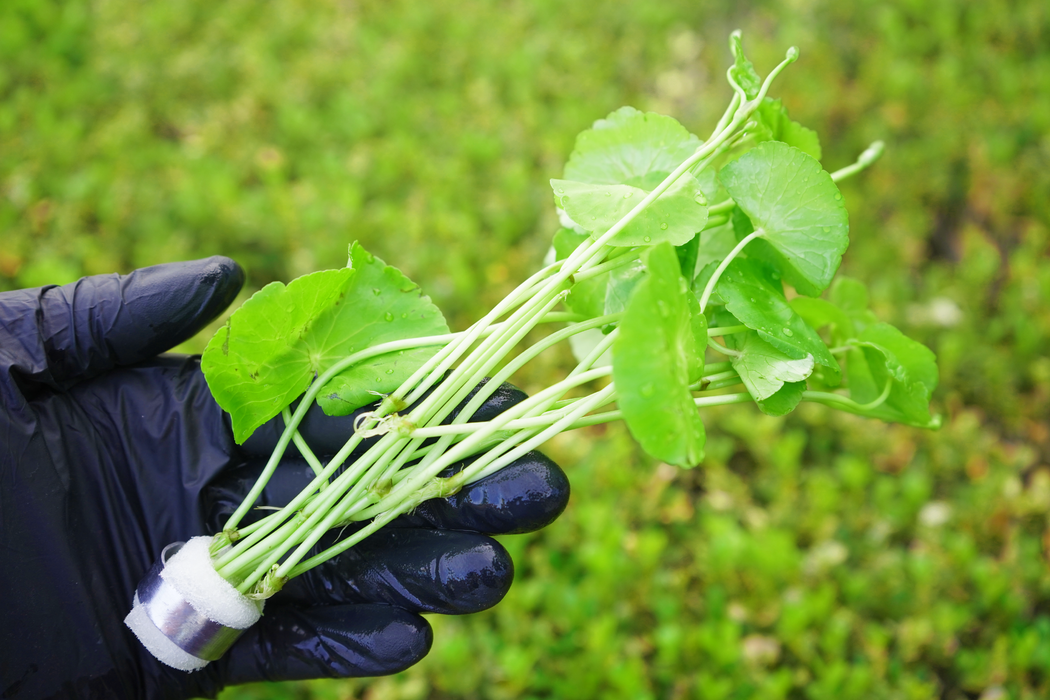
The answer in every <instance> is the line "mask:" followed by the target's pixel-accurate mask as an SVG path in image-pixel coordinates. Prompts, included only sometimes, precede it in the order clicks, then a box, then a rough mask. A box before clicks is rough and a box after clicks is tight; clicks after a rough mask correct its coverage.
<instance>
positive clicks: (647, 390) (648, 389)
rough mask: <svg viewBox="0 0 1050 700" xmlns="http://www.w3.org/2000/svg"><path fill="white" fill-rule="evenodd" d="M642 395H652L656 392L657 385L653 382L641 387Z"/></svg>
mask: <svg viewBox="0 0 1050 700" xmlns="http://www.w3.org/2000/svg"><path fill="white" fill-rule="evenodd" d="M641 393H642V396H652V395H653V394H655V393H656V387H655V386H653V385H652V384H645V385H644V386H642V389H641Z"/></svg>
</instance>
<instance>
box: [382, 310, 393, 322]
mask: <svg viewBox="0 0 1050 700" xmlns="http://www.w3.org/2000/svg"><path fill="white" fill-rule="evenodd" d="M383 318H385V319H386V320H387V321H393V320H394V314H392V313H390V312H389V311H387V312H386V314H385V315H384V316H383Z"/></svg>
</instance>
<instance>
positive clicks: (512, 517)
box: [203, 451, 570, 535]
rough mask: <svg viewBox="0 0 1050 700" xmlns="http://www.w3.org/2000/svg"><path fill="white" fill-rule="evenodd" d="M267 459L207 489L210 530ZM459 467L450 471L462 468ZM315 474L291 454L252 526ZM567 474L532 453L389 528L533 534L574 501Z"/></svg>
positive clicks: (273, 480) (236, 502) (226, 516)
mask: <svg viewBox="0 0 1050 700" xmlns="http://www.w3.org/2000/svg"><path fill="white" fill-rule="evenodd" d="M264 466H265V463H264V461H263V459H262V458H254V459H252V460H250V461H249V462H248V463H247V464H245V465H244V466H242V467H240V468H238V469H228V470H226V471H225V472H223V474H222V475H221V476H220V477H219V478H217V479H215V480H214V481H213V482H212V483H211V484H209V485H208V487H207V488H206V489H205V490H204V493H203V505H204V511H203V512H204V514H205V520H206V524H207V527H208V528H209V532H218V531H219V530H221V529H223V526H224V525H225V523H226V521H227V520H228V519H229V517H230V516H231V515H232V514H233V512H234V511H235V510H236V509H237V507H238V506H240V504H241V501H242V500H243V499H244V495H245V494H246V493H248V491H249V490H250V489H251V487H252V486H253V485H254V484H255V480H256V479H257V478H258V476H259V474H260V473H261V472H262V470H263V467H264ZM463 466H464V465H462V464H460V465H456V466H454V467H452V468H451V469H450V470H449V473H452V472H456V471H459V470H460V469H462V468H463ZM313 478H314V473H313V471H312V470H311V469H310V466H309V465H308V464H307V463H306V461H305V460H303V459H301V458H298V457H285V459H284V460H283V461H282V462H281V467H280V468H279V469H277V470H276V471H275V472H274V474H273V476H272V477H271V478H270V481H269V482H268V483H267V485H266V488H265V489H263V492H262V495H260V497H259V499H258V500H257V501H256V504H255V505H256V508H255V509H254V510H252V511H250V512H249V514H248V515H247V516H246V517H245V519H244V521H243V524H245V525H247V524H249V523H251V522H254V521H255V520H258V519H259V518H262V517H264V516H266V515H267V514H269V513H270V512H271V511H270V510H269V509H271V508H274V507H281V506H284V505H285V504H287V503H289V502H290V501H291V500H292V499H293V498H295V497H296V496H297V495H298V494H299V492H300V491H301V490H302V489H303V487H304V486H306V484H308V483H310V481H311V480H312V479H313ZM569 491H570V489H569V479H568V478H567V477H566V476H565V472H563V471H562V470H561V468H560V467H559V466H558V465H557V464H555V463H554V462H553V461H552V460H550V459H549V458H547V457H546V456H545V455H543V454H542V453H540V452H535V451H534V452H529V453H527V454H525V455H524V456H522V457H521V458H520V459H518V460H516V461H514V462H512V463H511V464H509V465H507V466H506V467H504V468H503V469H501V470H500V471H499V472H497V473H495V474H492V475H489V476H487V477H485V478H484V479H480V480H478V481H476V482H474V483H472V484H468V485H467V486H464V487H463V489H461V490H460V491H459V492H458V493H455V494H453V495H451V496H447V497H445V498H435V499H431V500H429V501H426V502H424V503H422V504H421V505H420V506H419V507H418V508H416V509H415V511H413V512H412V514H410V515H404V516H402V517H400V518H398V519H397V520H395V521H393V522H392V523H390V525H388V526H387V527H390V528H395V527H401V528H409V527H421V528H427V529H442V530H472V531H474V532H481V533H484V534H488V535H504V534H511V533H519V532H533V531H535V530H539V529H540V528H543V527H546V526H547V525H549V524H550V523H551V522H553V521H554V520H555V519H556V518H557V517H558V516H559V515H561V513H562V511H564V510H565V507H566V505H567V504H568V502H569Z"/></svg>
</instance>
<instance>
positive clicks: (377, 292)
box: [372, 287, 383, 296]
mask: <svg viewBox="0 0 1050 700" xmlns="http://www.w3.org/2000/svg"><path fill="white" fill-rule="evenodd" d="M382 293H383V290H382V289H376V288H374V287H373V288H372V294H375V295H376V296H379V295H380V294H382Z"/></svg>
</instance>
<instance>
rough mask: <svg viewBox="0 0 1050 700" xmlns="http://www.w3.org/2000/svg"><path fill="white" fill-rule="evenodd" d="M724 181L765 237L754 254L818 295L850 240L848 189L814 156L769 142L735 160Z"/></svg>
mask: <svg viewBox="0 0 1050 700" xmlns="http://www.w3.org/2000/svg"><path fill="white" fill-rule="evenodd" d="M719 177H720V179H721V181H722V184H723V185H725V188H726V190H727V191H728V192H729V195H730V196H731V197H732V198H733V199H734V200H735V201H736V204H737V206H738V207H740V208H741V209H742V210H743V211H744V213H746V214H747V216H748V217H749V218H750V219H751V222H752V223H753V224H754V227H755V230H756V231H757V230H759V229H761V230H762V232H763V233H762V236H761V237H760V238H758V239H756V240H754V241H752V242H751V243H750V244H748V247H747V254H748V256H750V257H759V258H762V259H765V260H768V261H769V262H771V263H773V264H774V265H776V267H777V268H779V270H780V272H781V274H782V275H783V276H784V279H785V280H786V281H787V282H789V283H790V284H791V285H792V286H794V287H795V289H796V290H797V291H798V292H799V293H800V294H805V295H807V296H817V295H819V294H820V293H821V292H822V291H824V289H826V288H827V286H828V285H829V284H831V280H832V278H833V277H834V276H835V271H836V270H837V269H838V267H839V263H840V262H841V261H842V254H843V253H844V252H845V250H846V247H847V246H848V245H849V220H848V217H847V214H846V207H845V205H844V204H843V202H842V194H841V193H840V192H839V189H838V187H836V186H835V183H834V182H833V181H832V180H831V176H830V175H829V174H828V173H827V172H825V171H824V169H823V168H821V167H820V163H819V162H817V160H816V159H814V158H813V157H812V156H809V155H807V154H806V153H803V152H802V151H800V150H799V149H797V148H794V147H792V146H788V145H787V144H784V143H781V142H779V141H766V142H765V143H760V144H759V145H758V146H756V147H755V148H753V149H751V150H750V151H748V152H747V153H745V154H744V155H743V156H741V157H740V158H739V159H737V160H735V161H733V162H732V163H729V164H728V165H726V166H725V167H724V168H722V170H721V172H720V173H719Z"/></svg>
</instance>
